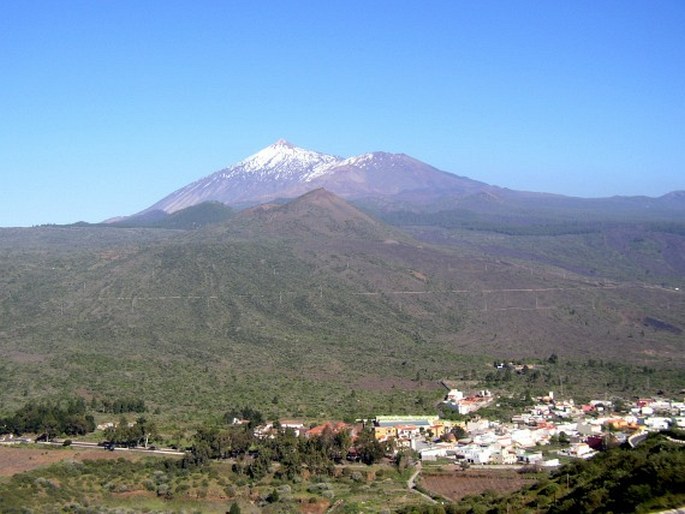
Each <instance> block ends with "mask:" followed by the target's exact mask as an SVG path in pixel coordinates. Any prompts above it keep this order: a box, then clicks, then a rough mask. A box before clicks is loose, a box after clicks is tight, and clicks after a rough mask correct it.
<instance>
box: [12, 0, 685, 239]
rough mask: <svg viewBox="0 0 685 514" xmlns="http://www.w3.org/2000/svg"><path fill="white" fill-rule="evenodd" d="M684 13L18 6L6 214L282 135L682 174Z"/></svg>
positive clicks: (423, 156)
mask: <svg viewBox="0 0 685 514" xmlns="http://www.w3.org/2000/svg"><path fill="white" fill-rule="evenodd" d="M683 27H685V2H682V1H680V0H674V1H658V0H657V1H650V2H646V1H645V2H639V1H635V2H625V1H616V2H612V1H602V2H596V1H588V2H582V1H568V2H556V1H555V2H538V1H511V2H500V1H497V2H490V1H487V0H482V1H481V0H479V1H468V2H466V1H457V0H447V1H439V0H436V1H428V2H409V1H402V0H394V1H383V0H378V1H368V0H367V1H356V0H345V1H337V0H326V1H289V0H284V1H280V2H265V1H261V2H260V1H247V0H246V1H240V0H235V1H216V2H214V1H210V0H205V1H198V2H190V1H185V2H180V1H170V0H164V1H162V0H160V1H152V0H116V1H115V0H100V1H96V0H87V1H69V0H66V1H65V0H54V1H37V0H6V1H4V2H2V3H0V70H2V72H1V75H0V77H1V79H0V173H1V181H0V191H1V195H0V226H28V225H34V224H42V223H69V222H74V221H78V220H86V221H91V222H96V221H101V220H103V219H106V218H109V217H112V216H116V215H125V214H133V213H135V212H137V211H140V210H142V209H144V208H146V207H148V206H149V205H151V204H152V203H154V202H155V201H157V200H159V199H160V198H161V197H163V196H165V195H166V194H168V193H170V192H171V191H173V190H175V189H177V188H179V187H181V186H183V185H185V184H187V183H189V182H191V181H194V180H196V179H198V178H200V177H203V176H205V175H208V174H210V173H212V172H214V171H216V170H218V169H220V168H223V167H225V166H228V165H230V164H233V163H235V162H236V161H238V160H240V159H242V158H244V157H246V156H247V155H249V154H251V153H254V152H256V151H258V150H259V149H261V148H263V147H264V146H267V145H269V144H271V143H273V142H274V141H275V140H277V139H279V138H285V139H288V140H290V141H291V142H293V143H295V144H297V145H298V146H303V147H306V148H310V149H314V150H319V151H323V152H327V153H332V154H336V155H341V156H350V155H355V154H359V153H363V152H367V151H374V150H385V151H390V152H404V153H407V154H409V155H412V156H413V157H416V158H418V159H420V160H423V161H425V162H428V163H429V164H432V165H434V166H436V167H438V168H440V169H443V170H445V171H451V172H454V173H457V174H460V175H465V176H468V177H471V178H474V179H477V180H482V181H485V182H488V183H491V184H496V185H499V186H504V187H509V188H512V189H525V190H533V191H547V192H555V193H562V194H569V195H576V196H610V195H614V194H623V195H635V194H646V195H650V196H658V195H661V194H664V193H666V192H668V191H671V190H676V189H685V30H683Z"/></svg>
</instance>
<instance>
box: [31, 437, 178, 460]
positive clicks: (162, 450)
mask: <svg viewBox="0 0 685 514" xmlns="http://www.w3.org/2000/svg"><path fill="white" fill-rule="evenodd" d="M38 444H47V445H51V446H63V441H49V442H48V441H41V442H40V443H38ZM71 446H73V447H74V448H90V449H98V448H100V449H102V450H103V451H108V450H107V448H105V447H104V446H100V445H98V443H89V442H86V441H74V440H72V441H71ZM113 451H116V452H137V453H147V454H153V455H170V456H177V457H182V456H183V455H185V453H184V452H179V451H178V450H174V449H173V448H158V449H154V450H153V449H151V448H142V447H135V448H114V450H113Z"/></svg>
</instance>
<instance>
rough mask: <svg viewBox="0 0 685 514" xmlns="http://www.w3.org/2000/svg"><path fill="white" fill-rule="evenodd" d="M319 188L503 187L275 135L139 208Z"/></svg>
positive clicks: (252, 200)
mask: <svg viewBox="0 0 685 514" xmlns="http://www.w3.org/2000/svg"><path fill="white" fill-rule="evenodd" d="M318 188H325V189H326V190H328V191H331V192H333V193H335V194H336V195H338V196H341V197H343V198H345V199H361V198H384V197H386V198H390V197H398V196H402V195H411V196H415V197H416V198H423V199H428V198H430V199H433V198H437V197H441V196H445V195H450V196H451V197H466V196H470V195H474V194H483V193H489V194H496V193H497V192H498V191H501V190H500V189H499V188H496V187H493V186H489V185H487V184H485V183H482V182H478V181H475V180H471V179H468V178H464V177H459V176H457V175H453V174H451V173H447V172H444V171H440V170H438V169H436V168H434V167H432V166H430V165H428V164H425V163H423V162H421V161H418V160H416V159H413V158H411V157H409V156H407V155H404V154H391V153H385V152H373V153H367V154H363V155H359V156H356V157H350V158H347V159H345V158H342V157H337V156H333V155H328V154H324V153H319V152H315V151H312V150H306V149H304V148H299V147H297V146H294V145H292V144H291V143H289V142H287V141H285V140H279V141H277V142H276V143H274V144H272V145H270V146H268V147H266V148H264V149H263V150H260V151H259V152H257V153H256V154H254V155H251V156H250V157H248V158H247V159H244V160H242V161H240V162H238V163H237V164H235V165H233V166H230V167H228V168H225V169H222V170H219V171H217V172H215V173H213V174H211V175H209V176H207V177H205V178H202V179H200V180H197V181H196V182H193V183H192V184H189V185H187V186H185V187H183V188H181V189H179V190H177V191H175V192H173V193H171V194H170V195H169V196H167V197H165V198H163V199H162V200H160V201H159V202H157V203H155V204H154V205H152V206H151V207H149V208H147V209H145V210H144V211H142V212H141V213H140V214H149V213H151V212H154V211H163V212H165V213H168V214H169V213H173V212H175V211H179V210H181V209H185V208H187V207H190V206H193V205H197V204H200V203H203V202H209V201H215V202H221V203H224V204H227V205H231V206H240V207H245V206H249V205H256V204H260V203H265V202H270V201H273V200H275V199H278V198H295V197H298V196H300V195H302V194H304V193H306V192H308V191H311V190H314V189H318Z"/></svg>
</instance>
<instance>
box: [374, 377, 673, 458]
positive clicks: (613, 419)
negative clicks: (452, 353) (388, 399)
mask: <svg viewBox="0 0 685 514" xmlns="http://www.w3.org/2000/svg"><path fill="white" fill-rule="evenodd" d="M467 398H471V399H474V400H475V401H479V402H483V404H484V405H487V404H489V403H490V402H491V401H493V399H494V398H493V397H492V395H491V394H490V393H489V392H488V391H481V392H479V393H477V394H475V395H472V396H466V395H464V394H462V393H461V392H460V391H457V390H450V392H449V393H448V395H447V397H446V399H445V403H446V404H451V405H455V406H459V405H461V403H460V402H463V401H464V400H465V399H467ZM467 405H468V404H467ZM455 410H456V409H455ZM623 410H624V412H621V413H617V412H615V410H614V405H613V404H612V403H611V402H608V401H602V400H595V401H592V402H589V403H587V404H584V405H576V404H575V403H574V402H573V400H566V401H558V400H555V399H554V394H553V393H552V392H550V393H549V395H548V396H545V397H541V398H538V399H537V403H536V404H535V405H533V406H532V407H530V408H528V409H527V410H526V411H524V412H521V413H520V414H517V415H515V416H514V417H513V418H512V419H511V421H510V422H508V423H501V422H496V421H489V420H486V419H476V420H472V421H468V422H465V423H456V422H450V421H447V420H442V419H439V418H437V417H430V416H412V417H408V416H394V417H392V416H382V417H378V418H376V421H375V423H374V425H375V426H374V431H375V434H376V438H377V439H378V440H380V441H385V440H389V439H392V440H393V442H394V443H395V445H396V447H398V448H403V447H405V448H411V449H413V450H415V451H417V452H418V453H419V454H420V456H421V459H422V460H435V459H437V458H446V459H450V460H454V461H455V462H463V463H469V464H504V465H522V464H523V465H525V464H536V465H541V466H558V465H559V459H558V458H557V457H561V456H565V457H574V458H583V459H586V458H590V457H592V456H593V455H595V454H596V452H597V451H599V450H602V449H605V448H607V447H609V446H612V445H618V444H621V443H623V442H626V441H627V442H628V443H630V444H633V443H634V442H636V441H639V440H640V437H639V436H640V435H644V434H646V433H647V432H649V431H660V430H666V429H668V428H671V427H678V428H685V403H684V402H675V401H670V400H665V399H646V398H643V399H639V400H637V401H636V402H635V403H634V404H633V405H631V406H628V408H627V409H625V408H624V409H623ZM468 412H472V411H468ZM455 426H460V427H461V429H459V430H454V428H455ZM457 433H458V434H459V435H460V437H456V435H455V434H457ZM643 438H644V437H643ZM551 443H555V444H558V445H560V446H561V449H560V450H557V453H558V455H557V456H554V457H553V458H549V456H548V457H547V459H545V458H544V456H543V452H542V448H544V447H545V446H546V445H549V444H551ZM546 453H547V452H546Z"/></svg>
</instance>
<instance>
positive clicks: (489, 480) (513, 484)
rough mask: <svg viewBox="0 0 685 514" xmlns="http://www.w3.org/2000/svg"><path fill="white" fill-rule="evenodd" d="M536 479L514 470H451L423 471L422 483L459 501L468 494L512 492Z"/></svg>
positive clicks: (428, 488)
mask: <svg viewBox="0 0 685 514" xmlns="http://www.w3.org/2000/svg"><path fill="white" fill-rule="evenodd" d="M534 481H535V480H534V479H532V478H528V477H526V476H525V475H521V474H520V473H517V472H516V471H514V470H510V469H503V470H489V469H487V470H482V469H467V470H457V469H455V470H450V471H445V472H442V473H440V474H434V475H432V474H428V473H423V474H422V476H421V485H422V486H423V487H424V488H426V489H427V490H429V491H431V492H433V493H436V494H439V495H440V496H444V497H445V498H449V499H450V500H452V501H459V500H461V499H462V498H464V497H466V496H471V495H475V494H481V493H484V492H485V491H494V492H495V493H497V494H504V493H511V492H514V491H517V490H519V489H521V488H522V487H524V486H526V485H529V484H532V483H533V482H534Z"/></svg>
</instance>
